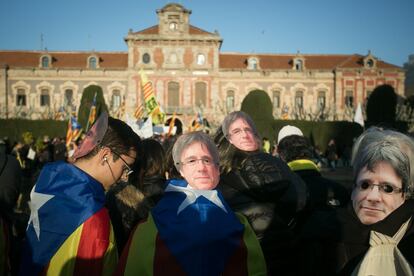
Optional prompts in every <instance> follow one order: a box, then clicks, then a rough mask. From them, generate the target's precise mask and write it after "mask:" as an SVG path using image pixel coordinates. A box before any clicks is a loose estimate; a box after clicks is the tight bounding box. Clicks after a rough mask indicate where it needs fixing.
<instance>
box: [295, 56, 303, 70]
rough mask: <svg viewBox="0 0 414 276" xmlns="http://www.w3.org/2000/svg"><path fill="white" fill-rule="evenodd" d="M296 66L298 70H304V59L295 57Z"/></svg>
mask: <svg viewBox="0 0 414 276" xmlns="http://www.w3.org/2000/svg"><path fill="white" fill-rule="evenodd" d="M294 67H295V70H296V71H302V70H303V60H301V59H295V62H294Z"/></svg>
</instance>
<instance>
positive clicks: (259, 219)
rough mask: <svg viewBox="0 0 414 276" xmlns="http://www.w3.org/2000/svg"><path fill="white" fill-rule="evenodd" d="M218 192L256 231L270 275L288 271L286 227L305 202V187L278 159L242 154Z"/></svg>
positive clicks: (289, 237) (288, 231)
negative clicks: (242, 156)
mask: <svg viewBox="0 0 414 276" xmlns="http://www.w3.org/2000/svg"><path fill="white" fill-rule="evenodd" d="M217 189H218V190H220V192H221V193H222V195H223V197H224V199H225V200H226V202H227V203H228V204H229V205H230V207H231V208H232V209H233V211H235V212H239V213H242V214H243V215H245V216H246V217H247V219H248V221H249V222H250V224H251V226H252V228H253V230H254V231H255V233H256V235H257V237H258V239H259V241H260V243H261V246H262V249H263V253H264V255H265V258H266V262H267V265H268V268H269V271H270V273H271V274H275V275H276V273H282V274H280V275H286V272H287V271H289V270H290V265H291V264H290V257H291V256H292V254H293V252H292V253H289V250H290V247H291V244H290V242H291V241H292V240H293V232H292V231H291V229H290V227H289V223H290V222H291V221H292V219H293V218H294V216H295V214H296V212H297V211H298V210H299V209H301V208H303V206H304V204H305V202H306V185H305V184H304V183H303V182H302V180H301V179H300V178H299V177H298V176H297V175H295V174H294V173H292V172H291V171H290V169H289V167H288V166H287V165H286V164H285V163H284V162H283V161H281V160H280V159H278V158H276V157H273V156H271V155H269V154H266V153H262V152H253V153H245V155H244V158H241V159H240V162H239V164H235V166H234V169H232V171H230V172H229V173H222V175H221V180H220V183H219V185H218V188H217Z"/></svg>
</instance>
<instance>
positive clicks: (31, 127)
mask: <svg viewBox="0 0 414 276" xmlns="http://www.w3.org/2000/svg"><path fill="white" fill-rule="evenodd" d="M255 121H256V124H257V128H258V130H259V132H260V134H261V135H262V136H263V137H267V138H268V139H269V140H270V141H272V142H274V141H275V140H276V139H277V134H278V133H279V130H280V129H281V128H282V127H283V126H285V125H293V126H297V127H298V128H300V129H301V130H302V132H303V134H304V135H305V136H306V137H308V138H309V139H310V140H311V142H312V144H313V145H315V146H316V145H317V146H319V148H320V149H321V150H322V151H325V149H326V146H327V144H328V142H329V140H330V139H332V138H333V139H335V141H336V143H337V146H338V149H339V151H340V152H341V151H342V149H343V148H345V147H346V146H348V145H352V142H353V139H354V138H355V137H358V136H359V135H360V134H361V133H362V131H363V129H362V127H361V126H360V125H358V124H356V123H351V122H342V121H341V122H339V121H338V122H311V121H297V120H289V121H287V120H273V121H270V122H269V120H255ZM66 130H67V121H55V120H23V119H9V120H5V119H0V138H2V137H4V136H8V137H9V139H10V142H12V143H13V142H15V141H22V138H21V137H22V133H24V132H26V131H30V132H32V133H33V136H34V137H35V138H37V137H43V136H44V135H48V136H49V137H50V138H53V137H65V136H66Z"/></svg>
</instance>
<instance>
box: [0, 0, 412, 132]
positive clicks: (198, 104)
mask: <svg viewBox="0 0 414 276" xmlns="http://www.w3.org/2000/svg"><path fill="white" fill-rule="evenodd" d="M156 13H157V15H158V24H157V25H155V26H152V27H149V28H147V29H144V30H141V31H137V32H134V31H132V30H130V31H129V32H128V34H127V35H126V37H125V38H124V39H125V42H126V44H127V46H128V51H127V52H94V51H92V52H49V51H0V65H1V68H0V114H1V117H3V118H4V117H9V118H10V117H27V118H32V119H37V118H42V117H45V116H46V117H47V116H52V114H55V113H56V112H57V111H58V110H66V111H68V110H70V109H74V110H76V109H77V108H79V104H80V99H81V96H82V92H83V90H84V89H85V88H86V87H87V86H89V85H91V84H95V85H99V86H101V87H102V89H103V91H104V97H105V100H106V103H107V104H108V107H109V108H110V110H111V112H112V114H114V115H115V114H117V111H118V110H119V109H120V107H121V106H123V104H125V107H126V112H128V113H129V114H133V112H134V110H135V108H136V107H137V106H139V105H141V104H142V101H143V95H142V91H141V83H140V75H139V71H140V70H141V69H142V70H143V71H144V72H145V73H146V75H147V76H148V78H149V80H150V81H151V82H152V84H153V87H154V90H155V93H156V97H157V99H158V101H159V103H160V104H161V106H162V107H163V109H164V111H165V112H166V113H167V118H168V117H171V115H172V114H173V113H174V112H175V113H176V114H177V116H178V119H179V120H180V122H181V124H182V125H184V126H187V125H189V124H191V122H192V121H193V120H194V118H195V114H197V113H198V112H200V113H201V114H202V115H203V117H204V118H206V119H207V120H208V121H209V122H210V124H213V125H217V124H218V123H219V122H220V121H221V120H222V119H223V117H224V116H225V115H226V114H227V113H228V112H231V111H233V110H238V109H240V107H241V103H242V101H243V99H244V98H245V97H246V95H247V94H248V93H250V92H251V91H253V90H256V89H260V90H264V91H266V92H267V93H268V96H269V98H270V100H271V102H272V104H273V107H274V108H273V110H274V111H273V112H274V116H275V118H280V117H283V118H287V119H295V118H302V119H328V120H352V117H353V110H354V108H355V107H356V106H357V105H358V104H359V103H361V104H363V103H364V102H365V101H366V98H367V97H368V96H369V94H370V92H371V91H372V90H373V89H374V88H375V87H376V86H378V85H381V84H390V85H392V86H393V87H394V88H395V91H396V92H397V94H399V95H401V96H403V95H404V80H405V73H404V71H403V69H402V68H400V67H398V66H395V65H392V64H389V63H387V62H384V61H381V60H379V59H378V58H377V57H375V56H374V55H372V54H371V53H368V54H367V55H359V54H354V55H309V54H301V53H296V54H248V53H224V52H221V51H220V48H221V44H222V42H223V39H222V38H221V37H220V35H219V34H218V32H208V31H205V30H202V29H200V28H198V27H195V26H192V25H191V24H190V15H191V11H190V10H188V9H186V8H185V7H183V6H182V5H179V4H173V3H172V4H167V5H166V6H164V7H163V8H161V9H159V10H157V11H156Z"/></svg>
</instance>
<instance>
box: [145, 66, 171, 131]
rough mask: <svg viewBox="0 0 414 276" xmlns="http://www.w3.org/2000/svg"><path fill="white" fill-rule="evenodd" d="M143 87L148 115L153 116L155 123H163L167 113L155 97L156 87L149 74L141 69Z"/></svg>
mask: <svg viewBox="0 0 414 276" xmlns="http://www.w3.org/2000/svg"><path fill="white" fill-rule="evenodd" d="M140 76H141V89H142V93H143V94H144V101H145V108H146V110H147V114H148V116H151V117H152V122H153V123H154V124H156V125H157V124H163V123H164V118H165V113H164V111H163V110H162V108H161V106H160V105H159V103H158V101H157V99H156V98H155V94H154V89H153V88H152V84H151V82H150V81H149V80H148V78H147V75H146V74H145V73H144V71H143V70H142V69H141V71H140Z"/></svg>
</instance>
